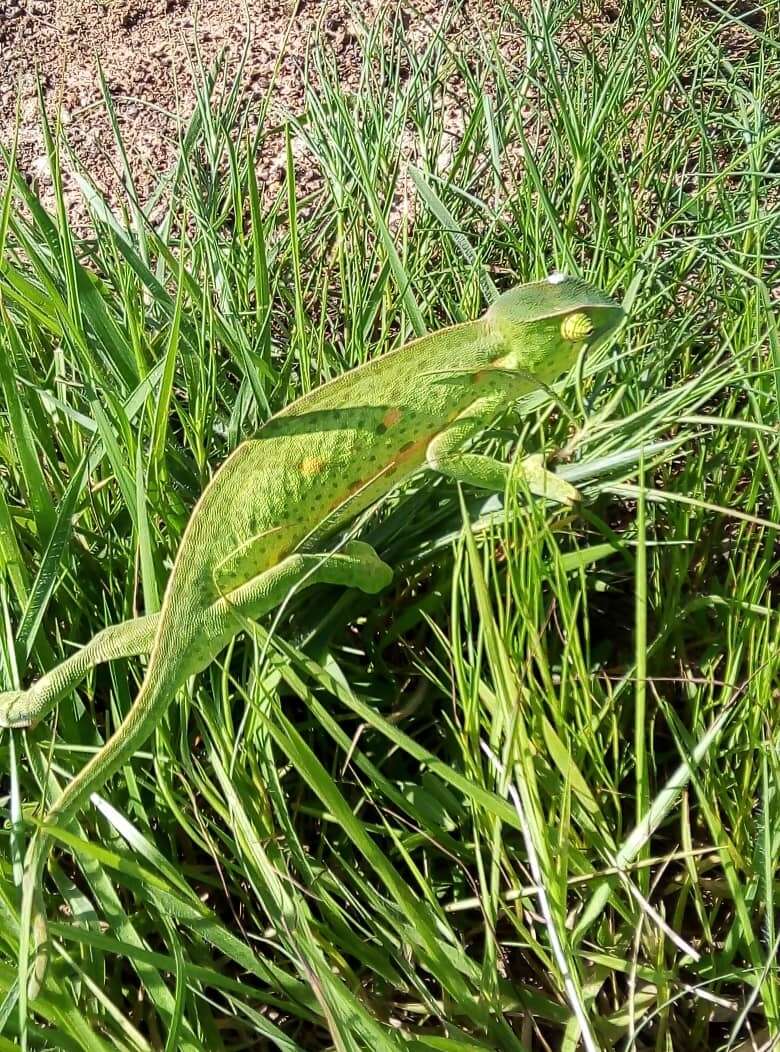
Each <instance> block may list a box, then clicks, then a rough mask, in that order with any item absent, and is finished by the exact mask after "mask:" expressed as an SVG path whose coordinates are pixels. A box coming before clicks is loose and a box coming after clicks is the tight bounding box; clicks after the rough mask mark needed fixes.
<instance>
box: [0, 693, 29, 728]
mask: <svg viewBox="0 0 780 1052" xmlns="http://www.w3.org/2000/svg"><path fill="white" fill-rule="evenodd" d="M32 723H33V720H32V717H31V716H30V697H29V695H28V693H27V691H26V690H6V691H0V727H8V728H12V729H21V728H22V727H31V726H32Z"/></svg>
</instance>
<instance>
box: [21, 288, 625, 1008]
mask: <svg viewBox="0 0 780 1052" xmlns="http://www.w3.org/2000/svg"><path fill="white" fill-rule="evenodd" d="M623 317H624V315H623V311H622V309H621V308H620V307H619V306H618V305H617V304H616V303H615V302H613V301H612V300H610V299H609V298H608V297H606V296H605V295H604V294H603V293H601V292H600V291H599V290H597V289H595V288H593V287H592V286H590V285H588V284H586V283H585V282H583V281H581V280H578V279H575V278H571V277H564V276H562V275H553V276H551V277H550V278H548V279H546V280H544V281H539V282H534V283H532V284H528V285H521V286H518V287H516V288H514V289H512V290H510V291H509V292H507V293H504V295H502V296H500V297H499V298H498V299H497V300H496V302H495V303H494V304H493V305H492V306H491V307H490V309H489V310H488V311H487V313H486V314H485V315H483V316H482V317H481V318H479V319H477V320H476V321H472V322H466V323H464V324H461V325H455V326H453V327H451V328H448V329H444V330H441V331H439V332H435V333H432V334H430V335H428V336H424V337H422V338H420V339H418V340H414V341H413V342H411V343H408V344H405V345H404V346H402V347H400V348H398V349H396V350H393V351H390V352H388V353H387V354H385V355H382V356H380V357H378V358H375V359H373V360H372V361H369V362H368V363H366V364H364V365H361V366H358V367H357V368H356V369H353V370H352V371H351V372H348V373H345V374H344V375H342V376H340V377H338V378H337V379H334V380H332V381H330V382H328V383H325V384H323V385H322V386H321V387H319V388H317V389H315V390H313V391H312V392H311V393H309V394H307V395H305V396H304V397H302V398H300V399H298V401H296V402H294V403H292V404H291V405H290V406H288V407H287V408H286V409H284V410H283V411H282V412H280V413H278V414H277V415H276V416H274V417H272V418H271V419H270V420H269V421H268V422H267V423H266V424H265V425H264V426H263V427H262V428H261V429H260V431H259V432H258V433H257V434H256V435H255V437H253V438H252V439H250V440H248V441H246V442H244V443H243V444H242V445H240V446H239V447H238V448H237V449H236V450H235V451H234V452H233V454H232V455H231V456H230V457H229V458H228V459H227V460H226V461H225V463H224V464H223V465H222V467H221V468H220V469H219V471H217V472H216V474H215V475H214V477H213V478H212V480H211V482H210V483H209V484H208V486H207V487H206V489H205V490H204V492H203V494H202V496H201V498H200V500H199V501H198V503H197V504H196V506H195V508H194V510H193V513H192V515H191V517H190V520H189V522H188V525H187V527H186V529H185V531H184V535H183V537H182V540H181V544H180V546H179V549H178V553H177V556H176V559H175V562H174V565H173V569H172V571H171V574H170V577H169V580H168V584H167V587H166V590H165V594H164V597H163V601H162V605H161V609H160V612H159V614H157V615H150V616H147V617H143V618H138V619H137V620H134V621H129V622H125V623H123V624H120V625H115V626H113V627H111V628H108V629H105V630H104V631H103V632H101V633H99V634H98V635H97V636H96V637H95V638H94V639H93V640H92V641H91V642H90V643H89V644H87V646H85V647H84V648H83V649H82V650H81V651H79V652H78V653H77V654H75V655H74V656H73V657H72V658H69V659H68V660H67V661H65V662H63V663H62V664H61V665H59V666H58V667H57V668H56V669H54V670H53V671H52V672H50V673H48V674H47V675H46V676H44V677H43V678H42V679H41V680H39V681H38V683H36V684H34V685H33V686H32V687H30V688H29V689H28V690H26V691H16V692H7V693H5V694H0V725H2V726H6V727H24V726H29V725H30V724H32V723H34V722H36V721H37V720H38V719H40V717H41V716H42V715H43V714H44V713H45V712H46V711H47V710H48V709H50V708H51V707H52V706H53V705H54V704H55V703H56V701H57V700H58V699H59V698H61V697H62V696H64V695H65V694H67V693H68V692H69V691H70V690H72V689H73V688H74V687H75V685H76V684H77V683H78V681H79V680H80V679H81V678H83V676H84V675H85V674H86V672H87V671H88V670H89V669H90V668H92V667H93V666H94V665H96V664H98V663H99V662H102V661H108V660H112V659H115V658H119V657H128V656H132V655H136V654H143V653H148V655H149V659H148V664H147V668H146V674H145V676H144V679H143V682H142V684H141V687H140V689H139V692H138V695H137V697H136V699H135V702H134V703H133V706H132V707H131V709H130V711H129V712H128V714H127V716H126V717H125V719H124V721H123V722H122V724H121V725H120V726H119V727H118V728H117V730H116V731H115V732H114V734H113V735H112V736H111V738H109V740H108V741H107V742H106V743H105V745H104V746H103V747H102V748H101V749H100V750H99V751H98V752H97V753H96V754H95V755H94V756H93V757H92V759H91V760H90V761H89V762H88V763H87V764H86V765H85V766H84V767H83V768H82V770H81V771H80V772H79V773H78V774H77V775H76V776H75V777H74V778H73V780H72V781H71V782H70V784H69V785H68V786H67V787H66V788H65V790H64V791H63V792H62V794H61V795H60V797H59V799H57V800H56V801H55V802H54V803H53V804H52V806H51V808H50V810H49V812H48V814H47V815H46V817H45V819H44V824H45V825H47V826H51V825H55V824H57V823H62V822H66V821H67V820H68V819H69V818H71V817H72V816H73V815H74V814H76V813H77V812H78V811H79V810H80V809H81V808H82V807H84V805H85V804H86V803H87V802H88V800H89V798H90V796H91V794H92V793H94V792H96V791H97V790H98V789H99V788H100V787H101V786H102V784H103V783H104V782H105V781H106V779H107V778H109V777H110V776H111V775H112V774H114V773H115V772H116V771H117V770H118V769H119V768H120V767H121V766H122V765H123V764H125V763H127V761H128V760H129V759H130V758H131V757H132V756H133V754H134V753H135V752H136V751H137V750H138V749H139V748H140V746H141V745H142V744H143V743H144V741H145V740H146V739H147V738H148V736H149V735H150V734H151V732H152V730H153V728H154V726H155V725H156V723H157V721H158V720H159V719H160V717H161V715H162V713H163V712H164V711H165V709H166V707H167V706H168V704H169V703H170V702H171V701H172V699H173V698H174V696H175V694H176V692H177V690H178V689H179V688H180V687H181V686H182V685H183V684H184V683H185V682H186V680H187V679H189V677H191V676H193V675H195V674H196V673H198V672H200V671H201V670H202V669H204V668H205V667H206V666H207V665H208V664H209V663H210V662H211V661H212V660H213V658H214V657H215V656H216V655H217V654H218V653H219V652H220V650H222V649H223V648H224V647H225V646H226V645H227V643H228V642H229V641H230V639H231V638H232V637H233V636H235V635H236V634H237V633H238V632H239V631H241V629H242V626H243V624H244V623H245V619H246V618H258V617H260V616H262V615H263V614H264V613H266V612H267V611H269V610H271V609H272V608H274V607H276V606H278V605H279V604H280V603H281V602H283V601H284V600H285V598H286V597H287V596H288V595H289V594H290V591H291V589H293V588H301V587H306V586H308V585H309V584H311V583H314V582H329V583H337V584H344V585H347V586H353V587H357V588H361V589H363V590H364V591H366V592H376V591H379V590H381V589H382V588H383V587H385V586H386V585H387V584H388V583H389V582H390V580H391V577H392V571H391V569H390V567H389V566H387V565H386V564H385V563H383V562H382V561H381V559H380V558H379V556H378V555H377V553H376V552H375V551H374V550H373V549H372V548H370V547H369V546H368V545H367V544H365V543H362V542H359V541H350V542H348V543H346V544H344V545H342V546H341V547H336V548H335V549H332V550H329V547H328V545H327V543H326V541H327V537H328V536H329V535H331V534H335V533H338V531H339V530H340V529H342V528H343V527H344V526H345V524H346V523H347V522H348V521H349V520H350V519H352V518H354V516H355V515H356V514H358V513H359V512H360V511H361V510H363V509H365V508H367V507H368V506H370V505H371V504H373V503H374V502H375V501H377V500H378V499H379V498H380V497H382V496H383V495H384V494H385V493H387V492H388V491H389V490H390V489H392V488H393V487H395V486H396V485H397V484H398V483H400V482H401V481H403V480H404V479H405V478H407V477H408V476H409V475H411V474H412V473H414V472H416V471H418V470H419V469H420V468H421V467H423V466H426V465H427V466H428V467H430V468H432V469H434V470H437V471H439V472H442V473H444V474H446V475H449V476H450V477H452V478H454V479H457V480H459V481H462V482H465V483H470V484H473V485H477V486H480V487H484V488H488V489H493V490H501V491H503V489H504V487H505V485H506V483H507V481H508V479H509V476H510V473H511V472H512V471H513V470H514V471H516V472H518V473H523V474H524V475H525V476H526V478H527V481H528V483H529V485H530V486H531V488H532V489H534V490H535V491H538V492H541V493H544V494H546V495H547V496H548V497H550V498H551V499H554V500H558V501H561V502H572V501H573V500H575V499H576V498H577V496H578V495H577V493H576V491H575V490H573V489H572V487H570V486H568V485H567V484H566V483H564V482H563V481H562V480H560V479H557V478H556V477H555V476H554V475H552V474H550V473H548V472H546V471H544V469H543V468H542V466H541V463H540V461H539V460H538V458H529V460H528V461H527V462H525V465H523V464H516V465H515V466H514V468H510V467H509V466H508V465H507V464H504V463H502V462H500V461H498V460H495V459H493V458H490V457H487V456H482V455H479V454H474V453H471V452H464V451H463V449H462V447H463V445H464V444H465V443H467V442H468V441H469V440H470V439H471V438H472V437H473V436H474V435H476V434H477V433H478V432H479V431H481V430H483V429H484V428H485V427H486V426H487V425H488V424H489V423H490V422H491V420H492V419H493V418H494V417H495V416H496V415H497V414H498V413H499V412H500V411H501V410H502V409H503V408H505V407H506V406H507V405H508V404H509V403H511V402H512V401H514V400H516V399H517V398H519V397H520V396H522V395H523V394H525V393H527V392H528V391H531V390H533V389H535V388H537V387H539V386H540V385H544V384H547V383H550V382H551V381H553V380H554V379H555V378H556V377H557V376H559V375H560V374H561V373H562V372H564V371H566V370H567V369H569V368H570V367H571V366H572V365H573V363H574V361H575V360H576V357H577V355H578V354H579V353H580V351H581V350H582V349H583V347H585V346H589V345H592V344H593V343H595V342H597V341H600V340H601V339H603V337H604V336H606V335H607V334H609V333H610V332H612V331H613V330H614V329H615V328H616V327H617V325H618V324H619V323H620V322H621V321H622V319H623ZM331 547H332V546H331ZM48 850H49V841H48V838H47V836H46V835H45V833H42V832H41V831H39V832H37V833H36V834H35V835H34V836H33V838H32V841H31V843H30V847H29V849H28V854H27V857H26V861H25V875H24V878H23V895H22V924H23V925H25V924H27V925H29V924H31V923H32V926H33V937H34V945H35V948H36V961H35V967H34V969H33V972H32V974H31V978H30V986H29V995H30V996H35V995H36V994H37V992H38V990H39V989H40V985H41V982H42V980H43V977H44V975H45V969H46V961H47V952H46V941H47V940H46V921H45V912H44V910H43V904H42V896H41V891H40V880H41V872H42V868H43V864H44V862H45V859H46V857H47V854H48ZM20 964H24V966H25V967H24V969H23V971H22V974H25V973H26V964H27V962H20Z"/></svg>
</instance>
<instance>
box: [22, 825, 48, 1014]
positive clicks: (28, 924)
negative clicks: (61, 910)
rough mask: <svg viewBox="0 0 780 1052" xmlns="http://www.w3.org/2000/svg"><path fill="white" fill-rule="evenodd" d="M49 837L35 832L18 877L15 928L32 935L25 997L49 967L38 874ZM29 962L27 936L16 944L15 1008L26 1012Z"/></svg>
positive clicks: (32, 994) (31, 993)
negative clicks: (18, 911)
mask: <svg viewBox="0 0 780 1052" xmlns="http://www.w3.org/2000/svg"><path fill="white" fill-rule="evenodd" d="M49 839H50V838H49V837H48V836H47V835H46V834H45V833H43V832H38V833H36V834H35V836H34V837H33V840H32V842H31V844H30V847H29V848H28V851H27V857H26V859H25V862H24V876H23V877H22V910H21V917H20V921H19V931H20V933H22V932H30V934H31V935H32V955H33V970H32V972H31V974H30V977H29V980H27V986H26V1000H28V1001H34V1000H35V998H36V997H37V996H38V994H39V993H40V991H41V987H42V986H43V981H44V979H45V978H46V971H47V969H48V967H49V925H48V923H47V921H46V907H45V905H44V901H43V892H42V891H41V876H42V874H43V866H44V863H45V861H46V856H47V855H48V852H49ZM29 964H30V940H29V939H24V938H22V939H21V940H20V944H19V978H20V982H19V990H20V995H19V1010H20V1012H22V1013H23V1014H26V1005H25V1004H24V1001H25V977H26V976H27V970H28V968H29Z"/></svg>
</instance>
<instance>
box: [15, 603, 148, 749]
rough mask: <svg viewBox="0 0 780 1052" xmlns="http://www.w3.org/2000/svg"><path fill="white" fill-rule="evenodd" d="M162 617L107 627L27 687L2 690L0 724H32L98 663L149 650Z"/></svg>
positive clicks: (25, 725) (23, 725) (139, 619)
mask: <svg viewBox="0 0 780 1052" xmlns="http://www.w3.org/2000/svg"><path fill="white" fill-rule="evenodd" d="M158 619H159V615H158V614H149V615H147V616H146V617H136V618H133V619H132V620H130V621H122V622H120V623H119V624H118V625H111V626H110V627H108V628H104V629H103V630H102V631H101V632H98V634H97V635H96V636H94V637H93V638H92V639H91V640H90V641H89V643H87V644H86V645H85V646H83V647H82V648H81V649H80V650H77V651H76V653H75V654H72V655H71V657H69V658H67V659H66V660H65V661H63V662H62V663H61V664H59V665H57V666H56V668H53V669H52V670H51V671H50V672H47V673H46V674H45V675H44V676H41V678H40V679H39V680H38V681H37V682H35V683H33V684H32V686H30V687H28V688H27V690H9V691H0V727H16V728H19V727H30V726H32V725H33V724H35V723H37V722H38V721H39V720H40V719H42V717H44V716H45V715H46V713H47V712H49V711H50V710H51V709H52V708H54V706H55V705H56V704H57V702H58V701H60V700H61V699H62V698H64V697H65V696H66V695H67V694H69V693H70V691H72V690H74V689H75V688H76V687H77V686H78V684H79V683H80V682H81V680H82V679H84V677H85V676H86V675H87V673H88V672H89V671H90V670H91V669H93V668H95V666H96V665H100V664H102V663H103V662H104V661H116V660H117V659H118V658H128V657H137V656H138V655H139V654H148V653H149V651H150V650H151V649H152V643H153V642H154V635H155V632H156V631H157V622H158Z"/></svg>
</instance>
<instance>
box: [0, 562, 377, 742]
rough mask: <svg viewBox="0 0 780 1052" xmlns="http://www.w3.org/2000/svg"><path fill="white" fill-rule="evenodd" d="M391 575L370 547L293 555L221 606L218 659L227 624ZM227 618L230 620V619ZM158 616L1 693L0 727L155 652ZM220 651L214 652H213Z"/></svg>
mask: <svg viewBox="0 0 780 1052" xmlns="http://www.w3.org/2000/svg"><path fill="white" fill-rule="evenodd" d="M391 579H392V570H391V569H390V567H389V566H388V565H387V564H386V563H383V562H382V560H381V559H380V558H379V556H378V555H377V554H376V552H375V551H374V549H373V548H371V547H370V545H368V544H365V543H363V542H361V541H351V542H349V543H348V544H346V545H345V546H344V548H343V549H342V550H341V551H339V552H336V553H333V554H324V555H313V554H307V555H291V556H289V557H288V558H287V559H285V560H283V561H282V562H281V563H279V565H278V566H274V567H272V568H271V569H269V570H266V571H265V572H264V573H262V574H259V575H258V576H257V577H256V578H253V579H252V580H250V581H249V582H248V583H246V584H243V585H241V586H240V587H239V588H237V589H234V590H233V591H231V592H228V593H227V594H226V596H225V597H224V599H223V600H221V601H220V602H218V603H217V605H216V607H215V608H214V612H213V616H215V619H216V622H217V623H215V624H214V626H213V646H212V647H210V648H209V649H210V650H212V651H213V652H214V655H215V656H216V654H217V653H219V650H221V649H222V646H223V645H224V644H223V643H222V639H223V636H224V633H225V629H226V628H227V627H228V623H230V624H231V625H232V632H231V633H229V634H235V631H236V630H238V629H239V628H240V626H239V625H237V624H236V623H235V622H236V620H237V616H236V615H238V618H239V619H240V618H241V617H244V618H247V619H249V620H253V619H256V618H258V617H261V616H262V615H263V614H264V613H267V612H268V611H269V610H271V609H273V607H274V606H277V605H278V604H279V603H281V602H282V601H283V600H284V599H285V597H286V596H287V595H288V594H289V592H290V591H291V589H292V588H293V587H295V586H296V585H297V586H299V587H308V586H309V585H312V584H341V585H344V586H346V587H354V588H361V589H362V590H363V591H365V592H378V591H380V590H381V589H382V588H384V587H385V586H386V585H387V584H389V582H390V580H391ZM228 612H229V616H228ZM158 621H159V614H149V615H147V616H146V617H138V618H134V619H133V620H130V621H122V622H120V624H118V625H111V626H110V627H108V628H104V629H103V630H102V631H101V632H98V634H97V635H96V636H94V638H93V639H91V640H90V641H89V643H87V644H86V645H85V646H83V647H82V648H81V649H80V650H78V651H76V653H75V654H73V655H72V656H71V657H69V658H67V659H66V660H65V661H63V662H61V663H60V664H59V665H57V666H56V667H55V668H53V669H52V670H51V671H50V672H47V673H46V674H45V675H44V676H41V678H40V679H39V680H37V681H36V682H35V683H33V684H32V685H31V686H30V687H28V688H27V690H10V691H5V692H2V691H0V727H12V728H22V727H30V726H32V725H33V724H35V723H38V721H39V720H41V719H43V717H44V716H45V715H46V714H47V713H48V712H50V711H51V709H53V708H54V706H55V705H56V704H57V702H58V701H61V700H62V698H64V697H66V696H67V695H68V694H69V693H70V692H71V691H73V690H75V688H76V687H77V686H78V685H79V683H80V682H81V681H82V680H83V679H84V677H85V676H86V675H87V673H88V672H90V671H91V670H92V669H93V668H95V667H96V666H97V665H100V664H103V663H104V662H107V661H116V660H117V659H119V658H129V657H138V656H140V655H141V654H148V653H149V652H150V651H151V649H152V644H153V642H154V637H155V634H156V632H157V624H158ZM215 648H216V649H215Z"/></svg>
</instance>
